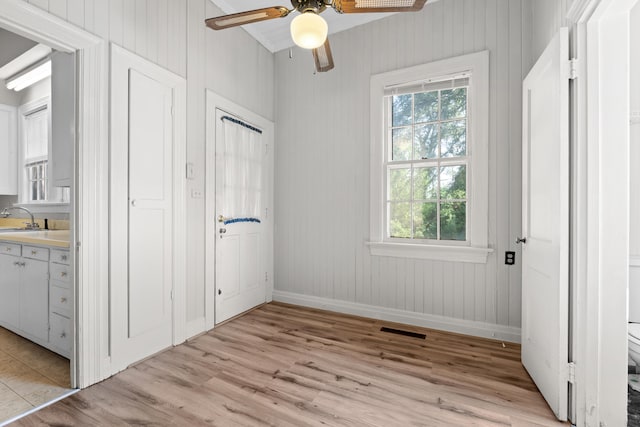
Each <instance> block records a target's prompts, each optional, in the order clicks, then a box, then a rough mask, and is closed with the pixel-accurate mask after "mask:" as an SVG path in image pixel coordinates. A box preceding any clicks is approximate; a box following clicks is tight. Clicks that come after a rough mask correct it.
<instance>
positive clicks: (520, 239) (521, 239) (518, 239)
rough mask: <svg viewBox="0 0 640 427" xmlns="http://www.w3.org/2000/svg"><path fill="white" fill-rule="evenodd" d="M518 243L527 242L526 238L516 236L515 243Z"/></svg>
mask: <svg viewBox="0 0 640 427" xmlns="http://www.w3.org/2000/svg"><path fill="white" fill-rule="evenodd" d="M518 243H527V238H526V237H518V238H516V244H518Z"/></svg>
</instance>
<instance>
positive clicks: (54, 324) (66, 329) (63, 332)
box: [49, 313, 71, 357]
mask: <svg viewBox="0 0 640 427" xmlns="http://www.w3.org/2000/svg"><path fill="white" fill-rule="evenodd" d="M49 324H50V325H51V329H50V330H49V342H50V343H51V345H53V346H54V347H55V348H57V349H58V350H60V353H61V354H63V355H64V356H67V357H68V356H69V354H70V353H71V321H70V320H69V319H68V318H66V317H64V316H60V315H59V314H56V313H50V315H49Z"/></svg>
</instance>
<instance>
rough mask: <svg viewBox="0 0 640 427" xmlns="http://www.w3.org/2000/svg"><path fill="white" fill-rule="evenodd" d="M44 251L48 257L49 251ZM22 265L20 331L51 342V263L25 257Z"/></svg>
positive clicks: (22, 259) (42, 250)
mask: <svg viewBox="0 0 640 427" xmlns="http://www.w3.org/2000/svg"><path fill="white" fill-rule="evenodd" d="M44 251H46V252H47V255H48V252H49V250H48V249H40V252H44ZM23 252H26V251H23ZM20 265H21V270H22V271H21V272H20V274H21V277H20V303H19V306H20V329H21V330H22V331H24V332H25V333H27V334H28V336H29V337H33V338H36V339H37V340H39V341H40V340H41V341H45V342H46V341H48V340H49V316H48V308H49V280H48V279H49V278H48V272H49V263H48V262H47V261H41V260H39V259H31V258H27V257H24V256H23V257H22V258H21V263H20ZM39 341H38V342H39Z"/></svg>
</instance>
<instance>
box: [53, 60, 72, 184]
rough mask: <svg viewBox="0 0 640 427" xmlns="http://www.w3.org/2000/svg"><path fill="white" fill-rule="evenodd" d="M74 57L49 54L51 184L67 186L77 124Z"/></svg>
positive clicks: (70, 172)
mask: <svg viewBox="0 0 640 427" xmlns="http://www.w3.org/2000/svg"><path fill="white" fill-rule="evenodd" d="M75 75H76V60H75V54H74V53H63V52H56V53H55V54H54V55H53V56H52V57H51V152H50V154H49V158H50V161H51V167H50V171H51V185H52V186H54V187H70V186H71V182H72V177H73V147H74V144H75V134H76V131H75V126H76V120H75V117H76V91H75V87H76V84H75Z"/></svg>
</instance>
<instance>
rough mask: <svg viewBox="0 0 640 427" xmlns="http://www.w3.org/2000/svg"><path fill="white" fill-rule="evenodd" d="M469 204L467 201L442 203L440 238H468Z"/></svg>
mask: <svg viewBox="0 0 640 427" xmlns="http://www.w3.org/2000/svg"><path fill="white" fill-rule="evenodd" d="M466 221H467V204H466V203H465V202H453V203H441V204H440V239H441V240H467V237H466Z"/></svg>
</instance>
